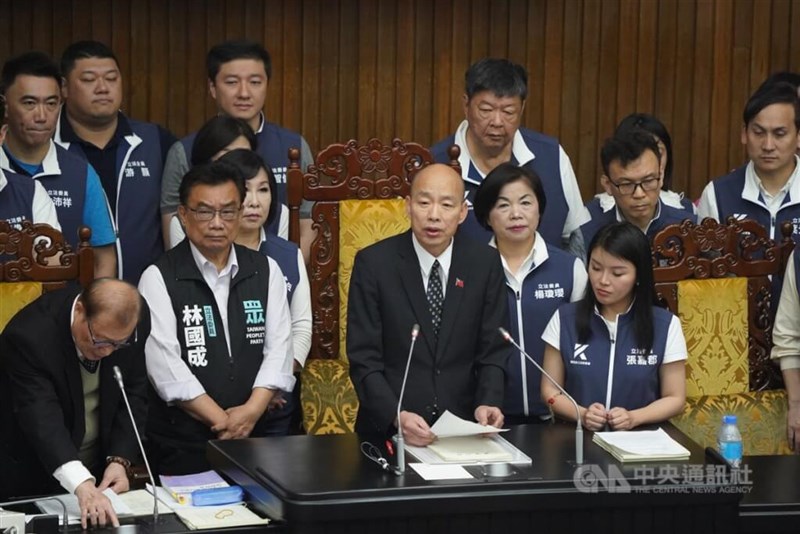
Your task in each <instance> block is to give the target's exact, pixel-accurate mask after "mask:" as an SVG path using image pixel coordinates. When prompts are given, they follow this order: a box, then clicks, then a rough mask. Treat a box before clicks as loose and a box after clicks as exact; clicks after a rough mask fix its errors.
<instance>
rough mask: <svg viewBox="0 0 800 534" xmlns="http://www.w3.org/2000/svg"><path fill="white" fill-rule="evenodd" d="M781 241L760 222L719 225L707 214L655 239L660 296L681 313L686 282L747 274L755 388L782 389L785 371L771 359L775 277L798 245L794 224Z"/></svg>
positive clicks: (731, 220) (783, 229) (752, 383)
mask: <svg viewBox="0 0 800 534" xmlns="http://www.w3.org/2000/svg"><path fill="white" fill-rule="evenodd" d="M781 234H782V239H781V241H780V242H779V243H776V242H775V241H773V240H772V239H770V238H769V236H768V235H767V231H766V229H765V228H764V227H763V226H761V225H760V224H759V223H757V222H756V221H753V220H750V219H745V220H742V221H737V220H736V219H734V218H733V217H731V218H729V219H728V221H727V223H726V224H719V223H717V222H716V221H715V220H713V219H710V218H707V219H705V220H704V221H703V222H702V223H700V224H694V223H692V222H691V221H688V220H687V221H684V222H682V223H679V224H673V225H670V226H668V227H666V228H664V229H663V230H662V231H661V232H659V233H658V234H657V235H656V236H655V238H654V239H653V265H654V267H653V274H654V277H655V281H656V288H655V289H656V298H657V300H658V301H659V302H661V303H662V304H664V305H666V306H667V308H669V309H670V310H671V311H672V312H673V313H677V303H678V286H677V283H678V281H680V280H686V279H690V278H696V279H706V278H725V277H731V276H740V277H746V278H747V279H748V283H747V300H748V310H747V315H748V342H749V354H748V358H749V363H750V389H751V390H752V391H757V390H763V389H775V388H779V387H782V385H783V381H782V378H781V374H780V371H779V370H778V369H777V367H776V366H775V364H774V363H773V362H772V361H771V360H770V358H769V353H770V349H771V348H772V324H773V321H774V310H773V308H774V307H773V306H772V299H773V298H777V296H773V295H772V284H771V283H770V278H769V277H771V276H778V277H780V276H782V274H783V271H784V269H785V267H786V262H787V261H788V258H789V254H791V251H792V250H793V248H794V241H793V240H792V227H791V225H790V224H788V223H785V224H784V225H782V227H781Z"/></svg>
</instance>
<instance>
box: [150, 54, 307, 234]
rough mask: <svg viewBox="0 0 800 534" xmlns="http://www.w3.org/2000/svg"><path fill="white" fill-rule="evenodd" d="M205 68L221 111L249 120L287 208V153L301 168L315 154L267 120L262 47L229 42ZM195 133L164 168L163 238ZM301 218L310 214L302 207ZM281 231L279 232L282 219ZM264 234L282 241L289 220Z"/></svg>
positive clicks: (267, 77) (267, 67) (268, 69)
mask: <svg viewBox="0 0 800 534" xmlns="http://www.w3.org/2000/svg"><path fill="white" fill-rule="evenodd" d="M206 67H207V70H208V92H209V94H210V95H211V98H213V99H214V101H215V102H216V104H217V109H218V110H219V112H220V113H223V114H226V115H230V116H231V117H235V118H237V119H243V120H245V121H247V123H248V124H249V125H250V127H251V128H253V131H254V132H255V133H256V138H257V139H258V147H257V149H256V152H258V154H259V155H260V156H261V157H262V158H264V161H265V162H266V163H267V165H269V167H270V169H271V170H272V173H273V174H274V175H275V181H276V182H277V184H278V191H277V193H278V199H279V200H280V204H281V206H282V208H281V209H282V210H287V213H288V208H287V207H286V204H287V195H286V170H287V168H288V167H289V149H290V148H297V149H300V164H301V167H302V169H303V170H305V169H306V167H307V166H308V165H309V163H311V161H312V159H313V156H312V155H311V149H310V148H309V147H308V143H306V140H305V139H303V137H302V136H301V135H300V134H298V133H295V132H292V131H290V130H287V129H286V128H282V127H280V126H278V125H277V124H274V123H271V122H268V121H267V118H266V116H265V115H264V103H265V102H266V98H267V89H268V87H269V83H270V81H271V79H272V60H271V58H270V55H269V52H267V51H266V50H265V49H264V47H263V46H261V45H260V44H258V43H255V42H251V41H227V42H224V43H221V44H218V45H216V46H214V47H213V48H211V50H209V51H208V55H207V57H206ZM195 135H196V133H192V134H189V135H187V136H186V137H184V138H183V139H181V140H180V141H179V142H177V143H175V144H174V145H173V146H172V148H171V149H170V151H169V155H168V156H167V162H166V164H165V168H164V180H163V184H162V190H161V214H162V221H163V224H164V228H165V229H166V230H165V235H168V230H169V223H170V219H171V218H172V216H173V215H174V214H175V212H176V211H177V209H178V205H179V201H178V186H179V185H180V181H181V178H182V177H183V175H184V174H186V171H188V170H189V167H190V165H189V162H190V161H191V160H192V157H191V156H192V143H193V142H194V138H195ZM303 215H304V217H308V216H310V207H309V206H306V208H305V209H304V213H303ZM282 220H283V221H286V222H285V225H286V226H285V227H283V228H280V225H281V221H282ZM301 226H303V227H304V233H306V232H307V231H308V230H310V228H311V222H310V220H309V221H305V220H304V221H301ZM268 231H270V232H272V233H273V234H277V235H280V236H281V237H284V238H286V237H288V232H289V227H288V217H287V216H283V217H280V216H279V217H276V218H275V220H274V221H273V222H272V224H271V225H270V226H269V228H268Z"/></svg>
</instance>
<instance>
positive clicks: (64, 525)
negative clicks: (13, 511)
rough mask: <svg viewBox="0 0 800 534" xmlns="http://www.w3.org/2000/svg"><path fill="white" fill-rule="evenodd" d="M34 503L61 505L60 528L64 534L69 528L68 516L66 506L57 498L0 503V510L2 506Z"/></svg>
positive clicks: (38, 498)
mask: <svg viewBox="0 0 800 534" xmlns="http://www.w3.org/2000/svg"><path fill="white" fill-rule="evenodd" d="M36 501H56V502H57V503H58V504H60V505H61V510H62V515H61V521H62V525H61V528H62V529H64V531H65V532H66V531H67V528H68V527H69V515H68V514H67V505H66V504H64V501H62V500H61V499H59V498H58V497H34V498H32V499H19V500H17V501H6V502H0V508H2V507H3V506H14V505H16V504H32V503H35V502H36ZM50 517H53V516H50Z"/></svg>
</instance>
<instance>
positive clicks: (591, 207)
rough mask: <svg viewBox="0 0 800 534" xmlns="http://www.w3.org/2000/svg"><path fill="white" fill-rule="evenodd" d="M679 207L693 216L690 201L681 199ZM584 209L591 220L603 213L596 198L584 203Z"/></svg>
mask: <svg viewBox="0 0 800 534" xmlns="http://www.w3.org/2000/svg"><path fill="white" fill-rule="evenodd" d="M681 206H683V209H684V210H685V211H686V212H688V213H690V214H692V215H694V204H692V201H691V200H689V199H688V198H686V197H683V198H682V199H681ZM586 209H587V210H588V211H589V216H590V217H591V218H592V219H594V218H595V217H597V216H599V215H601V214H603V213H604V212H603V208H602V206H600V199H599V198H597V197H596V196H594V197H592V199H591V200H590V201H589V202H587V203H586Z"/></svg>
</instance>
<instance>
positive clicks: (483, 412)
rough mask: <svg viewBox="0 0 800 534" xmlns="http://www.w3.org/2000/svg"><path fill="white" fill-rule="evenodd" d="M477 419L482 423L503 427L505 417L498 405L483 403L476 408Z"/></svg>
mask: <svg viewBox="0 0 800 534" xmlns="http://www.w3.org/2000/svg"><path fill="white" fill-rule="evenodd" d="M475 420H476V421H477V422H478V423H479V424H481V425H491V426H493V427H495V428H503V423H504V422H505V417H504V416H503V412H502V411H500V408H498V407H497V406H486V405H481V406H478V407H477V408H475Z"/></svg>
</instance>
